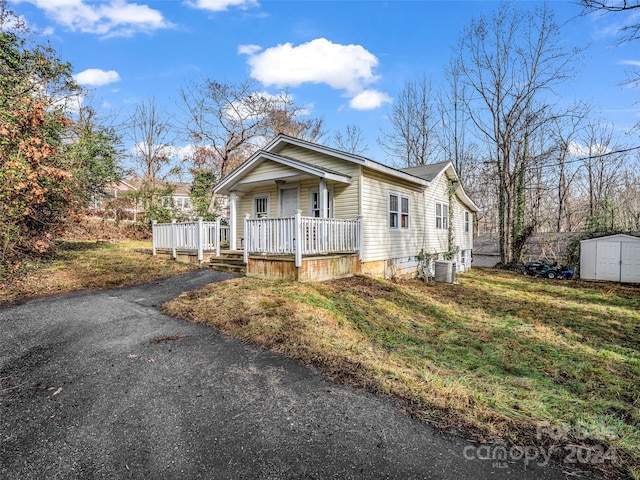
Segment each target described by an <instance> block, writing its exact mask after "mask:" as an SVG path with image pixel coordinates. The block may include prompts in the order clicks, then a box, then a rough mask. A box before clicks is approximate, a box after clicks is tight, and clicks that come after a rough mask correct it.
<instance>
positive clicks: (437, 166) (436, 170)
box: [402, 162, 480, 212]
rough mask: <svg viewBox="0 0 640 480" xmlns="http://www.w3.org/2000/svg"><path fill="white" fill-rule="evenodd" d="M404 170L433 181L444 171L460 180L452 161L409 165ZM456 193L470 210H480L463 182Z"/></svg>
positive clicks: (448, 175) (450, 176) (459, 184)
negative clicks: (463, 185)
mask: <svg viewBox="0 0 640 480" xmlns="http://www.w3.org/2000/svg"><path fill="white" fill-rule="evenodd" d="M402 171H403V172H407V173H411V174H412V175H416V176H418V177H420V178H424V179H425V180H427V181H429V182H433V181H434V180H435V179H436V178H438V177H439V176H440V175H442V174H443V173H446V175H447V177H448V178H450V179H452V180H454V179H455V180H459V178H458V174H457V173H456V170H455V168H453V164H452V163H451V162H437V163H429V164H427V165H420V166H418V167H409V168H403V169H402ZM456 195H457V196H458V198H459V199H460V201H461V202H462V203H464V204H465V205H466V206H467V207H468V208H469V209H470V210H473V211H474V212H477V211H478V210H480V209H479V208H478V206H477V205H476V204H475V203H473V200H471V199H470V198H469V197H468V196H467V194H466V192H465V191H464V188H462V184H461V183H459V182H458V187H457V188H456Z"/></svg>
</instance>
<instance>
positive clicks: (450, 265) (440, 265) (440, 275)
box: [435, 260, 456, 283]
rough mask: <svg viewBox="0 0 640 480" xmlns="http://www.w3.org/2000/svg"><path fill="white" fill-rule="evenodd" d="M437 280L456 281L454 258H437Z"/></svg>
mask: <svg viewBox="0 0 640 480" xmlns="http://www.w3.org/2000/svg"><path fill="white" fill-rule="evenodd" d="M435 281H436V282H444V283H455V281H456V262H454V261H453V260H436V262H435Z"/></svg>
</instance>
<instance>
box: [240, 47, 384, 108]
mask: <svg viewBox="0 0 640 480" xmlns="http://www.w3.org/2000/svg"><path fill="white" fill-rule="evenodd" d="M238 53H241V54H246V55H248V56H249V59H248V63H249V65H250V67H251V77H252V78H254V79H256V80H258V81H260V82H262V84H264V85H265V86H276V87H298V86H300V85H302V84H304V83H324V84H327V85H329V86H330V87H331V88H334V89H336V90H343V91H344V92H345V95H346V96H347V97H352V104H353V105H354V106H353V108H359V109H370V108H376V107H375V106H373V105H375V104H376V102H377V106H380V105H381V104H382V103H385V102H386V101H388V98H389V97H388V96H387V95H386V94H384V93H381V92H377V91H375V90H367V89H366V87H367V86H369V85H371V84H372V83H374V82H376V81H378V80H379V79H380V76H379V75H377V74H376V73H375V72H374V70H375V68H376V67H377V66H378V59H377V58H376V56H375V55H373V54H372V53H371V52H369V51H367V50H366V49H365V48H364V47H362V46H361V45H340V44H336V43H333V42H331V41H329V40H327V39H326V38H317V39H315V40H311V41H310V42H307V43H303V44H301V45H297V46H294V45H292V44H291V43H284V44H281V45H277V46H275V47H271V48H267V49H265V50H263V49H262V48H261V47H259V46H258V45H241V46H240V47H238Z"/></svg>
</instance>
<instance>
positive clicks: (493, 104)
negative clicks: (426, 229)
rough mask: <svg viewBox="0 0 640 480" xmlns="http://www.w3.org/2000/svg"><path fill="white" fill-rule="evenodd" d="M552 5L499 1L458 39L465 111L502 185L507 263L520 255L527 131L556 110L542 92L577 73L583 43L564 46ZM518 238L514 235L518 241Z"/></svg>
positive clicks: (501, 217)
mask: <svg viewBox="0 0 640 480" xmlns="http://www.w3.org/2000/svg"><path fill="white" fill-rule="evenodd" d="M560 33H561V32H560V27H559V25H558V24H557V23H556V22H555V20H554V17H553V13H552V12H551V11H550V10H549V8H548V7H546V6H542V7H538V8H535V9H534V10H532V11H524V10H520V9H519V8H517V7H516V6H515V5H514V4H508V3H504V4H501V5H500V7H499V8H498V10H497V11H496V12H495V14H494V15H493V16H492V17H491V18H487V17H480V18H478V19H474V20H473V21H472V22H471V24H470V26H469V27H467V28H466V29H465V30H464V31H463V33H462V35H461V37H460V41H459V45H458V58H459V65H460V75H461V77H460V78H461V81H462V82H463V84H464V85H466V86H467V87H468V88H469V89H470V96H469V98H468V100H467V111H468V112H469V114H470V119H471V122H472V123H473V125H474V126H475V128H476V129H477V131H478V132H479V134H480V135H481V136H482V137H484V138H485V139H486V140H487V142H488V144H489V145H490V146H491V148H490V153H489V157H490V158H491V162H493V164H494V167H495V173H496V182H497V188H498V217H499V224H498V231H499V240H500V256H501V261H502V262H503V263H511V262H512V261H517V260H518V259H517V258H514V255H513V254H514V253H515V252H514V247H517V245H516V244H518V243H522V241H523V236H524V235H525V234H526V233H527V231H530V230H531V226H527V228H522V227H523V223H522V219H523V213H524V212H523V205H524V204H523V203H522V201H521V197H522V189H523V188H524V187H525V183H524V180H526V178H527V168H528V165H529V160H530V152H529V146H530V142H529V137H530V135H532V134H533V132H534V131H535V130H536V129H537V128H540V125H542V124H543V123H544V122H546V121H548V120H549V118H553V114H552V112H551V107H550V104H549V101H548V100H547V98H546V96H545V94H546V93H548V92H550V90H551V89H552V88H553V87H555V86H556V85H558V84H559V83H560V82H562V81H564V80H566V79H567V78H569V77H570V75H571V74H572V71H573V68H572V62H573V61H574V60H575V58H576V55H578V53H579V51H578V50H576V49H569V48H567V47H566V44H565V41H564V38H563V37H561V35H560ZM514 239H515V240H516V241H515V242H514Z"/></svg>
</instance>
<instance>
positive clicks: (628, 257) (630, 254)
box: [620, 242, 640, 283]
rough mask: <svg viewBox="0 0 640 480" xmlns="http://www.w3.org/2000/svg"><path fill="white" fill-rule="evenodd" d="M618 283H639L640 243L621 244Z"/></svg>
mask: <svg viewBox="0 0 640 480" xmlns="http://www.w3.org/2000/svg"><path fill="white" fill-rule="evenodd" d="M621 260H622V261H621V263H620V281H621V282H624V283H640V242H633V243H631V242H622V258H621Z"/></svg>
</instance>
